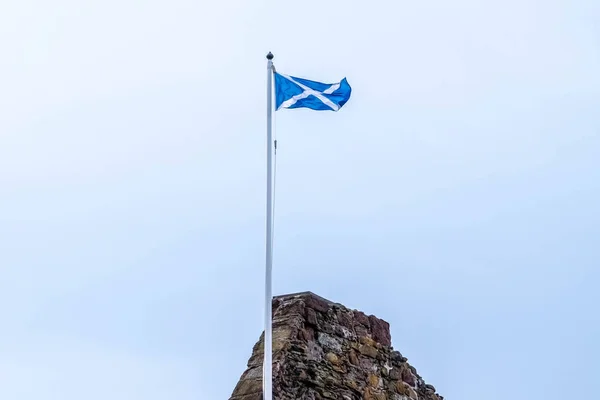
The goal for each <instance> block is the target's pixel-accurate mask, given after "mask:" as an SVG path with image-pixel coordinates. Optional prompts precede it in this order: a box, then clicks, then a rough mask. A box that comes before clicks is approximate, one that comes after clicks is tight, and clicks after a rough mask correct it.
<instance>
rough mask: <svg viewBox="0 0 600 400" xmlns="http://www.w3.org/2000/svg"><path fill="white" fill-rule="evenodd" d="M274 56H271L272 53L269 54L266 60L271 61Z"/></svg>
mask: <svg viewBox="0 0 600 400" xmlns="http://www.w3.org/2000/svg"><path fill="white" fill-rule="evenodd" d="M274 57H275V56H274V55H273V53H271V52H269V54H267V60H269V61H271V60H272V59H273V58H274Z"/></svg>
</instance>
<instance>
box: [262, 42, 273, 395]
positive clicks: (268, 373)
mask: <svg viewBox="0 0 600 400" xmlns="http://www.w3.org/2000/svg"><path fill="white" fill-rule="evenodd" d="M273 57H274V56H273V54H272V53H271V52H269V54H267V60H268V61H267V243H266V265H265V335H264V361H263V400H272V399H273V350H272V344H273V338H272V299H273V293H272V277H271V276H272V270H273V132H272V128H273V121H272V118H273V115H272V113H273V104H272V101H273V100H272V98H273V87H272V85H273Z"/></svg>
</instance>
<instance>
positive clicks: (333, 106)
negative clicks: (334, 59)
mask: <svg viewBox="0 0 600 400" xmlns="http://www.w3.org/2000/svg"><path fill="white" fill-rule="evenodd" d="M351 92H352V88H351V87H350V85H349V84H348V81H347V80H346V78H344V79H342V80H341V81H340V82H338V83H333V84H331V83H321V82H314V81H309V80H307V79H302V78H296V77H293V76H288V75H283V74H280V73H278V72H275V107H276V109H277V110H279V109H282V108H301V107H304V108H310V109H312V110H329V111H338V110H339V109H340V108H342V106H343V105H344V104H346V102H347V101H348V99H350V93H351Z"/></svg>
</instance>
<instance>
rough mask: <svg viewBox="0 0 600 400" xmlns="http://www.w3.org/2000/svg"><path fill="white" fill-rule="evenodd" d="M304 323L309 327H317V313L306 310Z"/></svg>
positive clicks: (310, 309) (309, 309)
mask: <svg viewBox="0 0 600 400" xmlns="http://www.w3.org/2000/svg"><path fill="white" fill-rule="evenodd" d="M306 322H308V323H309V324H311V325H314V326H317V324H318V321H317V313H316V312H315V310H313V309H312V308H306Z"/></svg>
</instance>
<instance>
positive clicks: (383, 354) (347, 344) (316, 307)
mask: <svg viewBox="0 0 600 400" xmlns="http://www.w3.org/2000/svg"><path fill="white" fill-rule="evenodd" d="M262 361H263V336H261V338H260V340H259V341H258V343H257V344H256V345H255V346H254V349H253V351H252V356H251V357H250V360H249V361H248V368H247V370H246V371H245V372H244V373H243V374H242V377H241V379H240V381H239V383H238V384H237V386H236V387H235V389H234V391H233V394H232V396H231V397H230V400H261V399H262ZM273 398H274V399H275V400H323V399H336V400H338V399H339V400H359V399H363V400H443V397H442V396H439V395H438V394H436V391H435V388H434V387H433V386H432V385H428V384H426V383H425V382H424V381H423V379H422V378H421V377H420V376H419V374H418V373H417V371H416V370H415V368H414V367H412V366H411V365H410V364H408V362H407V360H406V358H405V357H403V356H402V354H400V353H399V352H398V351H394V349H393V348H392V347H391V336H390V330H389V324H388V323H387V322H385V321H383V320H381V319H379V318H376V317H374V316H372V315H370V316H367V315H365V314H364V313H362V312H360V311H356V310H350V309H348V308H346V307H344V306H342V305H340V304H335V303H332V302H330V301H328V300H325V299H323V298H321V297H319V296H317V295H315V294H313V293H310V292H305V293H299V294H292V295H286V296H280V297H276V298H275V299H274V300H273Z"/></svg>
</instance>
